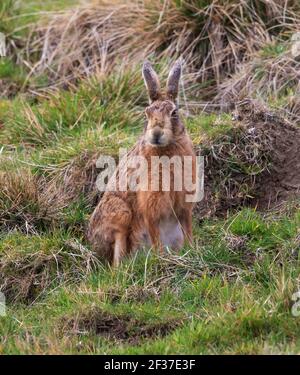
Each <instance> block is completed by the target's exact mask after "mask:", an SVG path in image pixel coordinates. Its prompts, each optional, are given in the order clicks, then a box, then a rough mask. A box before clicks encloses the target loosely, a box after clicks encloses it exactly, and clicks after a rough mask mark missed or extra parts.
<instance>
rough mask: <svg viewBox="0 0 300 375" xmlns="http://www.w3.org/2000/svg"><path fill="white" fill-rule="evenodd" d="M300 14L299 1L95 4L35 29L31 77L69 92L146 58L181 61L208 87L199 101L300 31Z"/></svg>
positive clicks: (194, 79)
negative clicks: (77, 83)
mask: <svg viewBox="0 0 300 375" xmlns="http://www.w3.org/2000/svg"><path fill="white" fill-rule="evenodd" d="M298 8H299V6H298V5H297V2H296V1H293V0H289V1H287V2H282V1H280V0H271V1H270V0H256V1H249V2H248V1H247V2H246V1H243V2H240V1H227V0H218V1H213V2H203V4H201V3H200V2H198V1H180V2H179V1H173V0H169V1H168V0H165V1H148V0H146V1H144V2H138V1H125V2H124V1H113V2H111V1H110V2H107V1H102V0H100V1H99V0H98V1H93V2H92V4H87V5H83V6H80V7H78V8H73V9H70V10H66V11H64V12H60V13H58V14H55V15H53V16H51V17H50V19H49V20H48V22H47V23H46V25H45V23H44V24H43V25H41V26H40V27H39V28H38V30H36V31H37V35H38V37H37V36H36V34H35V39H34V40H32V41H31V43H29V44H28V46H29V55H30V54H31V51H35V52H36V51H39V52H40V59H39V61H38V63H37V64H36V65H34V66H32V74H36V73H46V74H47V75H48V76H49V77H51V82H52V83H53V84H67V85H68V84H69V83H70V82H74V80H76V79H77V78H78V77H82V76H87V75H90V74H92V73H95V72H97V73H100V74H101V73H103V74H107V73H109V72H110V71H111V69H112V68H113V67H114V66H118V65H120V64H121V65H122V64H136V63H139V62H140V61H141V60H142V59H144V58H145V57H146V56H147V57H149V56H151V57H152V58H153V59H157V60H158V61H161V60H163V59H167V60H168V59H173V58H175V57H178V56H179V55H181V56H183V58H184V59H185V61H186V63H187V66H188V71H189V75H188V77H187V79H188V81H189V82H194V83H196V82H198V83H202V84H203V90H198V95H199V96H201V97H209V96H211V94H213V93H214V91H211V90H210V89H208V88H207V86H211V84H212V83H213V84H219V83H220V81H221V78H222V77H223V76H224V75H226V74H228V73H230V72H234V71H235V69H236V67H237V65H238V64H239V63H241V62H244V61H246V60H247V59H248V58H249V57H250V56H251V55H252V54H253V53H254V52H255V51H257V50H258V49H260V48H261V47H262V46H263V45H264V44H265V43H267V42H270V41H271V40H272V38H273V36H274V35H278V34H282V33H289V32H290V31H292V30H295V29H296V28H297V27H298V24H299V13H297V12H296V11H295V9H298ZM205 87H206V89H205Z"/></svg>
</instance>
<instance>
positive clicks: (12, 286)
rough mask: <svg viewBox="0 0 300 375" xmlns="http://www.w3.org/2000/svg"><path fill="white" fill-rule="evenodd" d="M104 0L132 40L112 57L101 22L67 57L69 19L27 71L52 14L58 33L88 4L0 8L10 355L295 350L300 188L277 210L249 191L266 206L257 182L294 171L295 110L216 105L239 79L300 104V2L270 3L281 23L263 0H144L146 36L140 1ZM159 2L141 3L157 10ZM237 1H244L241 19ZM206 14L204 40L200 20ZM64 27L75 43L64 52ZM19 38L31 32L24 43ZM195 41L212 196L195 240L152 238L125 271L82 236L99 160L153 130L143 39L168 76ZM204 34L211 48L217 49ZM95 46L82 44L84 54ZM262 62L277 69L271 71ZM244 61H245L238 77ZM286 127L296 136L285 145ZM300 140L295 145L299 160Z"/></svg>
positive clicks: (1, 335) (1, 347)
mask: <svg viewBox="0 0 300 375" xmlns="http://www.w3.org/2000/svg"><path fill="white" fill-rule="evenodd" d="M94 4H96V5H93V7H94V6H96V8H97V10H99V9H100V10H101V17H104V15H105V14H106V13H105V12H107V11H108V10H110V9H111V7H113V8H114V9H115V8H116V9H117V10H118V11H117V12H116V14H117V16H116V17H117V21H118V20H119V18H118V17H121V20H123V19H126V22H124V23H121V24H120V25H119V23H118V22H116V19H115V18H114V17H113V18H111V24H110V25H109V29H105V33H104V34H103V35H104V36H105V38H108V37H109V38H112V40H113V38H114V37H115V35H116V34H115V33H116V32H117V31H116V27H115V25H118V27H119V26H120V27H121V28H119V29H118V30H120V33H121V34H120V35H121V36H122V37H124V38H125V41H126V43H125V42H124V39H122V38H121V39H120V40H119V42H120V43H119V44H118V43H117V41H115V42H116V43H117V44H116V45H115V47H116V48H115V49H111V50H110V49H108V50H107V51H106V52H107V56H106V55H105V56H106V57H107V59H106V58H105V59H104V60H101V59H100V60H99V49H98V45H97V48H95V45H94V44H89V41H90V39H89V38H87V39H84V43H83V45H82V46H83V48H82V49H78V53H79V55H77V56H76V58H75V59H71V60H68V57H69V52H70V51H72V50H73V51H74V46H75V45H76V43H75V42H77V39H76V40H75V39H74V36H75V34H71V33H66V34H65V37H66V40H63V43H62V45H60V46H59V48H58V49H56V50H55V51H54V52H55V54H54V57H55V59H54V61H53V64H52V65H51V64H50V65H47V67H46V68H45V71H43V69H42V71H37V72H33V74H32V75H31V76H30V77H28V72H29V71H30V68H31V67H32V66H33V65H31V64H35V63H37V62H38V61H40V60H39V59H40V58H41V55H40V54H39V47H40V46H41V45H43V43H44V42H45V34H44V32H45V30H47V28H48V27H49V24H48V23H47V22H48V21H47V19H48V20H49V18H48V17H49V16H50V18H51V20H53V22H54V24H53V27H54V32H53V34H51V37H53V38H56V37H57V33H56V32H55V30H56V31H57V29H58V31H59V30H60V27H64V26H65V24H64V23H61V24H59V22H61V21H64V20H65V19H66V17H68V16H69V15H70V12H71V13H72V14H74V12H75V8H74V2H73V1H72V2H71V1H63V0H57V1H48V0H46V1H43V2H40V1H37V0H30V1H26V2H25V1H18V2H14V1H8V0H6V1H4V2H2V3H1V6H2V8H1V6H0V16H1V21H2V22H1V29H0V31H4V32H5V33H6V34H8V36H9V40H10V42H9V43H10V44H9V46H10V47H9V48H10V51H11V54H9V55H8V57H6V58H0V88H1V87H2V86H1V85H4V86H3V87H4V88H5V91H3V93H4V94H3V95H2V96H1V98H0V290H1V291H2V292H4V294H5V296H6V301H7V315H6V316H4V317H1V316H0V353H1V354H24V353H26V354H33V353H34V354H45V353H47V354H69V353H74V354H79V353H80V354H95V353H97V354H106V353H107V354H279V353H280V354H299V352H300V339H299V337H300V329H299V327H300V326H299V317H295V316H293V314H292V306H293V303H294V302H293V301H292V295H293V293H295V292H297V291H299V290H300V280H299V271H300V264H299V251H300V242H299V241H300V237H299V236H300V232H299V228H300V215H299V200H297V199H289V200H283V201H281V202H280V203H281V204H280V205H279V206H278V207H273V209H272V210H266V209H263V210H262V209H259V208H258V207H256V206H255V204H254V203H253V202H255V203H257V204H258V200H256V198H257V197H256V194H257V190H258V187H260V186H261V185H264V184H261V181H263V182H265V180H264V179H263V177H264V176H265V173H266V172H268V171H272V168H273V167H274V164H275V168H277V169H276V171H277V172H276V176H279V175H280V173H282V171H281V169H282V165H281V164H280V161H281V160H284V162H283V164H284V168H283V169H286V170H287V169H288V168H287V167H286V166H287V164H288V161H286V162H285V160H286V159H284V158H283V156H284V155H285V154H288V149H289V147H290V146H291V145H293V144H296V141H297V139H296V136H297V135H298V134H299V133H296V131H295V130H288V129H290V128H288V129H285V128H284V127H282V126H283V120H282V119H280V118H279V117H278V116H277V115H274V114H273V113H272V112H270V111H267V110H264V109H263V110H261V109H260V107H259V106H258V105H256V102H254V104H251V105H253V107H254V109H253V108H252V109H251V110H250V111H248V112H247V109H246V110H245V111H244V112H243V111H240V112H239V111H238V113H237V115H236V113H234V116H232V114H229V113H224V112H216V111H213V112H211V108H215V107H214V106H213V105H214V104H215V103H216V102H218V103H219V102H220V100H221V101H222V100H223V99H224V96H223V94H224V95H225V94H226V95H227V94H231V91H230V90H231V88H232V87H234V88H236V91H238V93H239V94H240V92H239V87H240V86H239V85H242V86H243V87H244V88H245V90H246V91H247V90H248V89H249V90H250V89H251V90H250V91H249V92H250V93H251V95H250V96H256V97H260V98H263V99H264V101H266V102H268V104H269V106H271V107H275V108H281V109H288V108H291V109H292V110H293V111H294V112H293V111H292V112H291V113H294V115H295V116H296V115H297V113H298V112H297V111H298V109H299V106H298V105H297V101H296V99H295V98H294V97H296V96H297V95H296V94H297V92H296V86H295V82H296V78H297V77H296V76H297V74H296V71H295V69H294V68H296V67H297V64H298V62H297V61H296V60H294V59H286V57H287V54H288V52H289V47H288V41H289V38H290V34H291V32H292V31H293V27H294V23H295V19H296V18H297V17H298V16H299V12H298V11H297V7H296V5H295V4H296V2H295V3H293V4H292V2H291V3H290V4H288V5H289V7H288V10H289V14H290V15H293V17H292V18H291V19H288V18H287V19H286V21H287V23H282V25H281V23H280V22H281V21H282V6H281V3H280V2H279V1H278V2H277V1H272V4H273V5H274V4H275V5H276V6H274V8H272V9H273V10H272V12H273V13H274V14H273V16H274V17H273V18H274V19H275V20H277V21H276V22H277V24H278V25H279V26H280V27H275V28H274V29H273V26H276V25H277V24H276V22H275V21H273V20H272V21H270V22H271V23H269V21H268V20H269V19H273V18H272V17H271V18H270V17H266V16H265V14H266V8H265V6H264V5H265V4H266V2H265V1H260V2H250V3H249V4H250V5H249V4H248V5H247V6H251V9H250V11H249V12H248V13H247V17H246V18H245V19H244V21H243V20H242V19H243V17H242V13H240V12H243V11H244V10H243V9H242V8H239V9H234V5H232V4H231V2H228V1H218V2H215V3H214V4H213V6H212V5H211V4H210V2H207V1H193V2H182V1H172V2H170V5H169V8H168V9H165V12H163V13H161V14H162V15H161V18H159V17H160V16H159V14H160V11H161V8H160V7H159V6H158V3H155V4H154V5H153V6H152V8H151V12H150V13H149V16H148V15H147V16H146V15H145V14H144V13H143V12H144V8H143V7H141V8H140V9H139V10H138V11H137V10H136V8H135V7H134V5H131V6H132V7H133V8H134V9H135V11H136V12H137V13H135V12H134V13H132V17H133V19H134V20H133V21H134V22H136V18H137V15H138V16H141V12H142V14H143V18H141V19H140V23H139V24H136V23H134V22H133V23H132V25H134V26H132V27H136V28H139V29H143V31H144V32H146V33H147V35H146V36H145V34H141V35H139V36H138V40H136V39H134V40H132V39H131V38H129V39H127V36H128V29H127V27H128V14H127V13H126V12H124V14H123V15H122V14H121V15H120V11H119V2H113V3H111V4H110V5H105V6H104V5H103V4H102V3H101V2H99V3H98V4H97V2H94ZM245 4H246V3H245ZM257 4H260V8H259V9H256V7H257V6H258V5H257ZM150 5H151V4H150V2H149V3H148V2H145V7H146V8H145V9H148V8H149V7H150ZM243 6H246V5H243ZM69 7H70V10H69ZM93 7H91V6H87V7H86V8H80V10H79V11H78V13H76V17H75V16H74V24H72V25H70V27H71V29H72V27H74V25H75V26H76V25H77V23H78V22H79V21H80V25H79V26H80V30H79V31H80V33H82V35H83V36H85V35H86V34H85V33H86V31H87V28H86V27H85V25H86V21H87V20H90V21H95V20H96V23H98V22H99V20H100V18H101V17H100V18H99V17H98V15H97V12H94V8H93ZM103 9H104V10H105V12H104V13H103ZM209 10H210V12H211V13H209ZM48 11H50V13H47V14H45V16H46V18H45V19H43V20H42V22H43V27H42V28H41V30H40V31H41V34H38V33H37V34H36V33H33V34H32V35H31V34H30V33H31V31H32V30H36V29H35V27H36V23H37V22H38V17H39V16H40V15H41V12H42V13H43V12H48ZM297 12H298V13H297ZM43 14H44V13H43ZM231 14H233V15H235V16H236V17H237V23H235V25H233V24H232V23H231V21H230V19H231V16H230V15H231ZM95 15H97V17H98V18H97V17H95ZM207 15H209V17H207ZM220 15H223V16H222V18H221V19H222V22H221V24H220V25H219V26H218V27H220V28H221V30H223V31H222V32H223V34H222V35H224V43H225V44H226V43H227V42H228V41H229V40H230V41H231V42H232V40H231V36H232V37H233V35H234V38H233V39H234V43H231V44H230V45H229V44H226V46H225V47H226V51H225V52H226V53H225V54H224V60H222V61H219V62H218V61H217V60H214V59H216V58H217V56H218V48H217V47H220V45H219V44H218V40H216V39H214V35H213V33H212V34H211V33H210V32H208V33H206V31H207V28H206V26H207V25H208V23H209V22H210V21H209V20H210V19H211V18H212V19H215V16H220ZM12 17H13V18H12ZM80 17H82V18H80ZM172 17H178V25H179V26H180V25H181V24H182V22H187V25H188V27H187V29H185V34H184V36H182V39H181V40H182V43H179V42H180V40H179V39H178V34H177V35H176V33H174V30H175V31H176V30H177V26H176V27H174V25H173V23H172V22H173V21H172V20H173V18H172ZM210 17H211V18H210ZM96 18H97V19H96ZM159 20H160V21H159ZM253 20H256V21H258V26H257V27H261V29H260V31H261V33H260V34H259V36H260V37H259V39H255V38H254V39H251V40H249V38H252V37H253V35H252V36H251V35H250V36H249V34H247V32H245V28H246V29H247V28H248V29H249V27H248V25H249V22H250V23H251V22H252V21H253ZM158 21H159V22H160V23H159V22H158ZM115 22H116V23H115ZM243 22H244V23H243ZM16 24H18V27H17V26H16ZM153 24H155V28H153ZM179 26H178V27H179ZM107 27H108V25H107ZM101 30H102V29H101ZM124 30H125V31H126V32H127V34H126V35H127V36H126V35H125V34H124ZM203 30H206V31H205V33H204V40H203V41H201V43H200V40H202V39H201V38H200V37H199V38H200V39H199V40H198V39H197V37H196V36H197V35H200V33H201V32H204V31H203ZM251 30H252V29H251ZM101 32H103V30H102V31H101ZM231 33H233V34H231ZM202 36H203V35H202ZM32 38H33V39H32ZM35 38H37V39H35ZM39 38H41V39H39ZM68 38H71V39H72V43H73V42H74V43H75V44H70V46H71V47H70V49H69V47H68V48H66V50H65V51H64V52H65V53H62V51H63V50H64V48H62V46H64V43H66V42H69V41H70V40H69V39H68ZM105 38H104V39H105ZM150 39H151V40H153V44H150V43H149V40H150ZM78 40H79V39H78ZM245 40H247V41H248V40H249V43H248V44H247V47H245V43H244V41H245ZM11 41H14V42H17V45H16V49H13V48H12V46H13V44H11ZM93 41H94V39H93ZM191 41H194V43H193V44H192V49H193V51H192V52H191V54H187V56H185V57H187V64H186V67H185V72H186V73H185V75H184V77H183V82H182V84H183V83H184V85H183V87H184V88H186V90H185V92H184V93H182V97H181V98H180V104H181V114H182V115H183V116H184V115H185V116H186V115H187V113H188V112H190V115H189V116H188V117H187V118H186V120H185V123H186V126H187V129H188V131H189V133H190V135H191V138H192V141H193V143H194V145H195V147H196V149H197V150H198V151H199V152H201V154H202V155H204V156H205V160H206V163H207V164H206V184H205V188H206V193H207V195H208V202H206V203H205V202H204V205H205V204H207V207H205V209H203V207H201V205H198V206H197V210H195V215H194V220H193V233H194V243H193V245H192V246H185V247H184V248H183V249H182V250H181V251H180V252H179V253H174V252H168V251H166V252H165V253H164V254H163V255H158V254H156V253H154V252H153V251H149V250H146V249H144V250H141V251H139V252H138V253H136V254H134V255H133V256H132V257H128V258H126V259H125V260H124V262H123V263H122V264H121V266H120V268H119V269H118V270H112V269H111V268H110V267H109V266H107V265H104V264H101V263H100V262H99V260H98V259H96V258H95V256H94V254H93V253H92V252H91V250H90V247H89V244H88V243H87V242H86V237H85V231H86V224H87V221H88V218H89V215H90V214H91V212H92V210H93V207H94V206H95V204H96V202H97V201H98V199H99V197H98V193H97V191H96V190H95V180H96V178H97V175H98V169H97V166H96V161H97V159H98V157H99V156H100V155H102V154H109V155H112V156H114V157H115V158H117V157H118V151H119V148H120V147H122V148H124V147H127V148H129V147H131V146H132V145H133V144H134V142H135V141H136V139H137V137H138V136H139V134H140V133H141V131H142V129H143V121H144V117H143V110H144V108H145V106H146V105H147V97H146V95H145V90H144V84H143V80H142V77H141V73H140V60H141V59H142V56H141V50H142V49H143V48H144V46H145V45H146V47H147V48H146V47H145V48H146V51H147V52H151V53H152V55H151V56H150V59H151V60H153V61H158V60H159V64H157V65H156V67H157V68H158V71H159V72H160V75H162V76H163V77H166V75H167V71H166V67H167V66H168V65H169V56H171V57H172V58H173V57H175V56H176V55H177V54H181V53H183V54H184V52H185V51H188V50H186V49H188V48H189V46H190V43H191ZM25 42H26V43H29V44H28V46H27V47H26V48H29V50H27V52H29V55H30V56H29V55H28V56H27V57H30V58H29V59H28V61H27V60H26V61H27V62H28V64H29V65H26V64H25V65H24V64H23V63H21V64H20V62H19V61H18V58H20V59H21V60H22V59H23V58H24V56H25V55H24V54H23V53H24V52H25V54H26V48H25V47H24V46H25V44H24V43H25ZM35 42H36V43H37V44H36V45H34V44H31V43H35ZM101 42H103V43H104V42H105V40H101ZM40 43H41V44H40ZM122 43H123V44H122ZM177 43H179V44H178V45H177ZM199 43H200V44H201V45H202V47H203V48H204V51H206V52H207V54H208V56H209V58H208V59H207V60H205V62H204V60H203V58H204V56H205V54H203V50H202V49H201V48H202V47H201V46H200V44H199ZM135 44H136V45H135ZM104 45H105V43H104ZM32 46H35V47H37V49H36V48H35V47H34V48H32ZM53 46H57V45H56V44H53ZM102 47H103V46H102ZM133 47H134V48H133ZM200 47H201V48H200ZM223 47H224V46H223ZM223 47H222V48H223ZM31 48H32V49H31ZM220 48H221V47H220ZM245 48H246V49H245ZM129 49H130V54H129V55H130V56H129V57H130V58H129V59H126V60H125V59H124V54H126V53H127V52H126V51H129ZM75 50H76V49H75ZM76 51H77V50H76ZM86 51H88V53H87V54H86V55H85V56H86V59H84V60H82V59H81V57H82V55H80V54H81V53H83V55H84V54H85V52H86ZM114 51H115V52H114ZM32 52H33V54H32ZM48 52H49V51H48ZM102 52H103V50H102ZM206 52H205V53H206ZM101 56H102V55H101ZM195 56H198V57H199V59H198V60H197V59H196V60H195ZM87 57H88V58H87ZM102 57H103V56H102ZM77 58H78V60H76V59H77ZM31 59H32V60H31ZM22 61H23V62H24V60H22ZM66 61H67V62H66ZM76 61H77V62H76ZM108 62H109V64H108ZM59 63H61V64H59ZM65 63H66V65H64V64H65ZM90 63H91V65H89V64H90ZM101 63H102V65H101ZM265 63H268V64H270V67H271V69H270V70H268V71H265V70H264V69H262V66H263V65H264V64H265ZM86 64H87V65H86ZM240 64H241V70H240ZM87 67H90V68H91V69H89V68H87ZM95 67H97V68H96V69H94V68H95ZM60 68H61V69H62V70H60ZM82 69H83V70H84V72H83V70H82ZM86 69H87V70H86ZM197 69H198V70H197ZM243 69H245V72H246V73H245V75H243V76H242V77H240V75H239V74H240V72H241V71H242V70H243ZM196 70H197V72H198V73H199V74H198V78H199V82H196V80H195V71H196ZM231 72H232V73H233V76H232V77H231V78H228V77H227V75H228V74H229V73H231ZM278 72H280V74H279V73H278ZM219 73H220V74H219ZM69 74H70V75H69ZM224 77H227V78H228V79H227V78H226V79H225V78H224ZM270 77H271V78H270ZM274 77H276V79H275V78H274ZM74 78H75V79H74ZM223 78H224V79H223ZM218 80H220V83H221V86H218V90H220V91H219V94H218V95H219V97H217V99H216V101H213V102H210V103H209V104H212V106H209V105H208V107H207V108H208V109H209V110H210V113H207V112H206V111H205V109H206V106H201V103H200V104H199V101H198V99H199V98H203V97H206V98H207V97H208V96H211V94H212V91H211V88H212V86H214V89H213V91H214V90H215V89H216V86H215V84H216V81H218ZM191 82H192V83H193V85H192V86H191V85H190V83H191ZM245 82H246V84H244V83H245ZM249 82H251V85H250V83H249ZM297 82H298V81H297ZM187 85H188V87H186V86H187ZM190 87H192V89H190ZM228 90H229V91H228ZM182 91H183V90H182ZM233 91H234V90H233ZM249 92H248V93H249ZM183 94H184V95H183ZM191 94H193V95H191ZM208 94H209V95H208ZM0 95H1V94H0ZM250 103H252V102H250ZM199 108H200V109H201V111H199ZM203 108H204V109H203ZM202 109H203V111H202ZM240 115H243V116H244V117H243V118H242V119H239V116H240ZM288 118H289V119H290V120H291V119H292V117H288ZM295 118H296V117H295ZM253 129H254V130H253ZM280 129H285V130H282V133H280ZM278 130H279V133H276V132H277V131H278ZM274 134H275V136H274ZM291 134H293V135H294V138H295V139H292V138H293V136H291ZM278 139H280V145H281V146H282V147H283V148H284V155H283V154H281V153H279V157H277V156H278V155H277V153H276V147H277V146H278V145H277V143H276V142H277V141H276V140H278ZM270 145H271V146H272V147H273V146H274V145H275V146H276V147H273V148H272V149H271V148H270V147H269V146H270ZM271 151H272V152H271ZM274 155H275V156H274ZM297 155H299V153H298V154H297V149H296V148H295V151H294V154H293V155H291V156H292V157H294V159H292V158H291V160H294V161H295V162H294V163H293V168H292V171H291V172H292V173H291V174H292V175H293V176H294V175H295V173H294V172H295V170H296V168H297V165H298V164H297V160H298V159H297ZM281 158H283V159H281ZM278 160H279V161H278ZM272 163H273V164H272ZM276 163H277V164H276ZM296 174H297V173H296ZM284 176H285V179H286V180H285V181H288V177H289V176H288V175H284ZM276 181H277V180H276ZM271 182H272V181H271ZM279 182H281V181H277V182H276V183H277V184H279ZM269 184H270V181H267V182H266V185H267V186H270V185H269ZM259 193H262V192H261V191H259ZM264 208H265V207H264Z"/></svg>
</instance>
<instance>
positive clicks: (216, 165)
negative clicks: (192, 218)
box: [195, 100, 300, 219]
mask: <svg viewBox="0 0 300 375" xmlns="http://www.w3.org/2000/svg"><path fill="white" fill-rule="evenodd" d="M233 116H234V119H235V120H236V121H237V125H236V127H234V128H233V129H232V130H231V131H230V132H229V133H228V134H226V135H223V136H221V137H219V138H218V139H217V140H214V143H213V144H209V145H204V147H203V150H202V151H199V152H200V154H202V155H204V157H205V197H204V199H203V201H201V202H200V203H199V204H198V205H197V207H196V210H195V212H196V216H197V217H199V218H200V219H201V218H204V217H209V216H212V215H215V214H216V215H218V214H224V213H225V212H226V211H227V210H228V209H230V208H237V207H241V206H256V207H258V208H261V209H266V208H272V207H274V206H277V205H279V204H281V203H282V202H284V201H286V200H288V199H290V198H293V197H297V196H299V192H300V129H298V128H297V127H295V126H293V125H292V124H291V123H289V122H288V121H286V120H285V119H283V118H282V117H281V116H280V115H279V114H277V113H274V112H270V111H269V110H268V109H267V108H266V107H264V106H263V105H262V104H261V103H258V102H257V101H253V100H244V101H243V102H241V103H239V104H238V106H237V108H236V111H235V112H234V114H233Z"/></svg>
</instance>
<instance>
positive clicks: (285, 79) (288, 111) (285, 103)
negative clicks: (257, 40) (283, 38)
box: [214, 44, 300, 124]
mask: <svg viewBox="0 0 300 375" xmlns="http://www.w3.org/2000/svg"><path fill="white" fill-rule="evenodd" d="M299 93H300V59H299V58H296V57H293V55H292V53H291V46H289V45H288V44H287V45H286V46H285V50H284V51H283V52H282V53H279V54H276V55H275V56H274V55H273V56H272V55H271V56H268V55H267V56H264V55H263V54H262V53H260V54H256V56H254V57H253V59H251V61H249V62H248V63H246V64H244V65H241V66H240V68H239V69H238V71H237V72H236V73H235V74H234V75H233V76H232V77H231V78H230V79H228V80H225V81H224V82H222V84H221V85H220V86H219V92H218V95H217V96H216V98H215V100H214V101H215V102H216V103H220V104H221V106H222V108H223V109H226V108H227V109H228V108H230V107H231V108H232V107H233V106H234V103H236V102H237V101H240V100H242V99H244V98H245V97H252V98H255V97H257V98H264V99H270V101H273V102H274V101H275V102H276V101H277V102H278V103H279V105H280V107H281V108H282V110H283V111H284V113H283V115H284V116H285V117H288V118H289V119H290V120H292V121H295V122H298V123H299V124H300V100H299Z"/></svg>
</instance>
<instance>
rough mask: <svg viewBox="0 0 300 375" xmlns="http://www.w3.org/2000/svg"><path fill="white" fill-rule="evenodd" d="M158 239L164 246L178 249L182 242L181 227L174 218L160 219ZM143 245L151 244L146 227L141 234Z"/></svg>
mask: <svg viewBox="0 0 300 375" xmlns="http://www.w3.org/2000/svg"><path fill="white" fill-rule="evenodd" d="M159 234H160V240H161V243H162V245H163V246H164V247H169V248H171V249H173V250H177V249H180V248H181V247H182V246H183V243H184V236H183V232H182V228H181V225H180V223H179V222H178V220H176V219H175V218H168V219H161V220H160V222H159ZM142 242H143V245H146V246H151V241H150V236H149V233H148V232H147V231H146V229H145V230H144V232H143V235H142Z"/></svg>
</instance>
